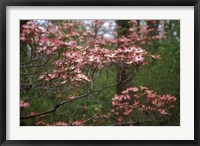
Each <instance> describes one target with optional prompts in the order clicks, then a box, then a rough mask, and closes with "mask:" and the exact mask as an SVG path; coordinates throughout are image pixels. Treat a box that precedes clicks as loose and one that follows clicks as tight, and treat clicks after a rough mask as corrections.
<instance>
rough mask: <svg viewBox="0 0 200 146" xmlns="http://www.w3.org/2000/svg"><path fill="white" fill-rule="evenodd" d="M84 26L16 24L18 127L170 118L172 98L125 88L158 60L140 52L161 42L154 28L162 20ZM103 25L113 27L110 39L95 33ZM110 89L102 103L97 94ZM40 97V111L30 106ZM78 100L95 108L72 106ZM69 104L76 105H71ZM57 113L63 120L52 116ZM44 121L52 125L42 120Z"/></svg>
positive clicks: (144, 89)
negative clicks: (17, 33) (19, 30)
mask: <svg viewBox="0 0 200 146" xmlns="http://www.w3.org/2000/svg"><path fill="white" fill-rule="evenodd" d="M88 22H89V23H86V22H85V21H75V20H62V21H52V23H49V26H48V27H44V26H41V25H39V24H38V23H36V22H35V21H27V22H26V23H24V24H22V25H21V32H20V33H21V34H20V40H21V48H20V50H21V51H20V52H21V61H20V82H21V83H20V93H21V97H20V98H21V99H20V108H21V116H20V120H21V124H22V125H23V124H26V121H27V120H30V119H31V120H32V123H31V125H44V126H51V125H52V126H83V125H93V126H94V125H119V126H120V125H139V123H143V122H149V121H153V120H155V119H156V118H161V117H163V116H170V109H171V108H173V107H174V106H173V103H174V101H175V100H176V97H174V96H173V95H170V94H167V93H166V94H164V95H160V94H159V93H156V92H155V91H153V89H151V87H143V86H142V85H141V86H139V87H135V86H134V84H133V83H132V84H130V83H129V84H127V83H128V82H130V81H132V80H134V77H135V75H136V74H137V72H138V71H139V70H140V69H141V68H142V67H143V66H145V65H148V64H151V63H152V62H156V61H157V60H160V59H161V56H160V55H159V54H149V53H148V50H145V49H144V48H146V46H147V45H148V44H150V43H152V42H154V41H157V40H161V39H165V38H166V35H165V32H164V27H162V28H160V27H158V26H164V23H165V21H156V20H146V21H144V23H145V24H141V22H140V21H135V20H131V21H126V23H124V22H125V21H124V22H123V21H117V22H116V23H115V22H114V21H108V20H106V21H103V20H90V21H88ZM105 22H106V23H107V24H108V26H107V27H108V28H111V27H113V23H115V24H117V25H116V27H115V28H114V29H113V30H112V31H111V33H112V34H111V35H112V37H104V36H103V35H101V33H100V31H102V30H103V28H104V27H105ZM124 24H126V26H124ZM113 73H114V74H117V77H116V78H117V79H115V80H113V79H111V78H113ZM102 76H103V77H102ZM99 79H102V80H103V81H101V84H100V83H99ZM102 82H103V83H102ZM115 88H116V92H115V93H114V94H113V95H112V97H111V98H110V96H108V97H106V102H105V101H104V99H105V97H102V95H101V93H102V92H103V91H105V90H106V91H108V90H111V89H112V90H114V89H115ZM104 96H105V94H104ZM38 99H40V100H38ZM46 99H48V100H51V103H45V102H43V103H44V104H45V107H46V108H45V109H43V108H42V107H41V109H34V108H31V107H32V105H33V104H40V102H41V101H45V100H46ZM82 99H88V100H90V103H89V104H90V105H91V104H94V105H97V104H98V106H97V107H95V108H94V109H93V111H92V112H91V111H88V105H87V104H83V105H84V106H82V103H80V102H78V100H82ZM82 102H88V101H86V100H83V101H82ZM73 103H75V104H76V105H75V106H73V107H71V106H70V104H73ZM80 105H81V106H80ZM76 107H77V108H78V109H77V108H76ZM34 110H35V111H34ZM77 110H79V111H80V112H78V115H77V112H76V111H77ZM59 112H60V113H62V114H63V116H65V118H63V119H64V120H61V119H62V118H61V119H59V118H55V114H57V113H59ZM47 117H52V121H51V122H49V121H48V120H45V119H46V118H47ZM141 119H143V120H141ZM105 121H107V122H105Z"/></svg>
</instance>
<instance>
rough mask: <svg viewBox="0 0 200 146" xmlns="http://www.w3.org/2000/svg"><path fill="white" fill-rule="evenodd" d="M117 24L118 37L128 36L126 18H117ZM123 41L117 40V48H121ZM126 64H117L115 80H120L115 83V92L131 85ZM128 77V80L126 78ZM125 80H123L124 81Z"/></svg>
mask: <svg viewBox="0 0 200 146" xmlns="http://www.w3.org/2000/svg"><path fill="white" fill-rule="evenodd" d="M117 25H118V26H119V27H120V28H119V29H118V38H120V37H122V36H125V37H127V36H128V33H129V31H128V30H129V27H130V26H129V23H128V20H118V21H117ZM123 46H124V43H121V42H118V48H122V49H123ZM127 69H128V66H127V65H126V64H119V65H118V66H117V80H118V82H119V81H121V82H120V83H119V84H118V85H117V89H116V90H117V91H116V92H117V94H120V93H121V91H123V90H125V89H126V88H128V87H130V86H132V79H128V76H129V73H127ZM127 79H128V80H127ZM125 80H126V82H123V81H125Z"/></svg>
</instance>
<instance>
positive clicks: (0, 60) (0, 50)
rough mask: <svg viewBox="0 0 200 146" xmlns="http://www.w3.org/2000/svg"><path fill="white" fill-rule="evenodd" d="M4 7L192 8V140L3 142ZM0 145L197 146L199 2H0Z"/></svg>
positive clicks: (80, 0) (147, 0) (4, 85)
mask: <svg viewBox="0 0 200 146" xmlns="http://www.w3.org/2000/svg"><path fill="white" fill-rule="evenodd" d="M7 6H194V30H195V32H194V45H195V46H194V56H195V57H194V87H195V88H194V94H195V95H194V114H195V115H194V117H195V118H194V125H195V127H194V140H126V141H123V140H119V141H113V140H97V141H95V140H77V141H72V140H61V141H59V140H52V141H50V140H7V139H6V7H7ZM0 10H1V12H0V28H1V29H0V34H1V35H0V45H1V47H0V70H1V72H0V85H1V88H0V143H1V145H2V146H11V145H12V146H21V145H28V146H31V145H42V146H45V145H56V146H57V145H116V146H117V145H120V146H122V145H131V146H134V145H142V146H147V145H148V146H149V145H161V146H165V145H176V146H182V145H185V146H186V145H187V146H194V145H195V146H197V145H199V144H200V139H199V137H200V136H199V129H200V125H199V121H200V120H199V118H200V116H199V113H200V112H199V110H200V108H199V105H200V100H199V99H198V98H199V90H198V88H199V75H198V73H199V69H200V68H199V67H198V66H199V65H200V59H199V56H200V51H199V49H200V48H199V45H200V37H199V35H200V2H199V0H3V1H2V0H0Z"/></svg>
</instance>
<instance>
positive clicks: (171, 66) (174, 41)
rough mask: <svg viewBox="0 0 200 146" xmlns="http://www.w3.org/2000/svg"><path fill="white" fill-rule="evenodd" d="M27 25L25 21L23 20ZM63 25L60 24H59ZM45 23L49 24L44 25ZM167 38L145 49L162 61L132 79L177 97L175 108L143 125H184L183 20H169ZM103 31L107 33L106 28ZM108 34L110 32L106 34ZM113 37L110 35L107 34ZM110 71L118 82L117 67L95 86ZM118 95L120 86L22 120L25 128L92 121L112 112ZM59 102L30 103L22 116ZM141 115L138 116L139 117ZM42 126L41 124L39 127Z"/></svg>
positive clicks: (105, 121) (106, 122) (49, 99)
mask: <svg viewBox="0 0 200 146" xmlns="http://www.w3.org/2000/svg"><path fill="white" fill-rule="evenodd" d="M21 23H24V21H21ZM56 23H57V24H58V25H59V22H56ZM44 24H45V23H44ZM166 24H167V26H168V27H167V28H166V32H167V38H166V39H165V40H160V41H155V42H153V43H152V44H150V45H148V46H145V47H146V48H144V49H146V50H147V51H148V52H149V53H150V54H160V55H161V60H158V61H156V62H153V63H151V64H148V65H146V66H144V67H142V68H141V69H140V70H139V71H138V72H137V74H136V76H135V77H134V79H133V80H132V84H133V85H134V86H135V87H139V86H140V85H142V86H146V87H149V88H150V89H153V90H154V91H156V92H157V93H159V94H166V93H168V94H171V95H173V96H175V97H177V100H176V101H175V104H174V105H175V106H176V107H175V108H173V109H172V110H171V111H170V113H171V115H170V116H164V117H163V118H162V119H158V120H155V121H153V122H151V123H142V124H141V125H155V126H158V125H164V126H165V125H166V126H167V125H168V126H178V125H180V21H179V20H167V23H166ZM102 31H105V30H104V29H103V30H102ZM105 32H106V31H105ZM107 35H109V34H107ZM25 48H26V45H25V44H21V51H20V59H21V60H23V59H24V58H26V57H27V56H26V55H27V53H26V49H25ZM106 72H109V81H108V84H111V83H115V82H116V79H117V71H116V68H115V67H113V66H111V67H108V68H106V69H104V70H103V71H102V72H101V73H100V74H99V76H98V78H97V79H96V80H95V82H94V86H95V87H97V88H98V87H101V86H102V84H104V83H105V81H106V79H107V77H106ZM20 80H21V82H22V81H23V80H26V77H24V76H21V77H20ZM85 88H86V87H82V88H80V89H79V90H78V92H79V93H78V94H81V93H85ZM35 92H36V91H34V90H29V91H21V92H20V93H21V94H20V98H21V99H26V97H32V96H34V93H35ZM73 92H74V91H73V90H71V91H70V92H68V93H66V96H68V95H71V93H73ZM114 94H116V87H112V88H109V89H105V90H103V91H99V92H95V93H93V94H91V95H90V96H88V97H86V98H83V99H80V100H76V101H73V102H70V103H69V104H65V105H63V106H62V107H60V108H59V109H58V110H57V111H56V112H53V113H50V114H48V115H46V116H44V117H37V118H31V119H25V120H21V125H27V126H29V125H35V124H36V123H37V122H38V121H40V120H43V121H45V122H46V123H53V122H58V121H67V122H69V123H70V121H71V122H72V121H76V120H79V121H80V120H82V118H83V117H84V118H86V119H87V118H90V117H91V116H92V115H94V114H95V113H98V111H100V110H103V111H102V113H101V114H104V113H108V112H109V111H110V108H106V109H105V110H104V107H107V106H108V107H109V106H111V104H112V103H111V99H112V97H113V96H114ZM55 102H56V99H55V98H54V97H51V96H48V97H44V96H41V97H38V98H36V99H34V100H31V101H30V105H31V106H30V107H28V108H26V109H22V110H21V117H23V116H26V115H29V114H31V112H34V113H39V112H42V111H46V110H48V109H50V108H53V107H54V105H55ZM135 116H137V113H136V115H135ZM115 120H116V118H115V116H114V115H112V114H111V117H110V118H109V119H108V118H100V119H99V120H98V121H89V122H87V125H112V123H114V122H113V121H115ZM38 125H40V124H38Z"/></svg>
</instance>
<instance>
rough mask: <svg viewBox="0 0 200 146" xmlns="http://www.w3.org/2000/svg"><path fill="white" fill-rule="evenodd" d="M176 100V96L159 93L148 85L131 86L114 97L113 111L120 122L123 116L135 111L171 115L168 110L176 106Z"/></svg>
mask: <svg viewBox="0 0 200 146" xmlns="http://www.w3.org/2000/svg"><path fill="white" fill-rule="evenodd" d="M175 100H176V97H174V96H172V95H169V94H164V95H159V94H157V93H156V92H155V91H153V90H151V89H148V88H147V87H143V86H140V87H139V88H136V87H129V88H127V89H126V90H124V91H122V92H121V94H116V95H115V96H114V97H113V98H112V105H113V110H112V112H113V113H114V114H115V115H116V116H117V117H118V119H117V120H118V122H121V121H122V120H123V117H126V116H128V115H129V116H130V114H132V112H133V111H139V112H155V113H158V114H159V115H170V113H169V112H168V110H169V109H170V108H173V107H174V106H173V103H174V101H175Z"/></svg>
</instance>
